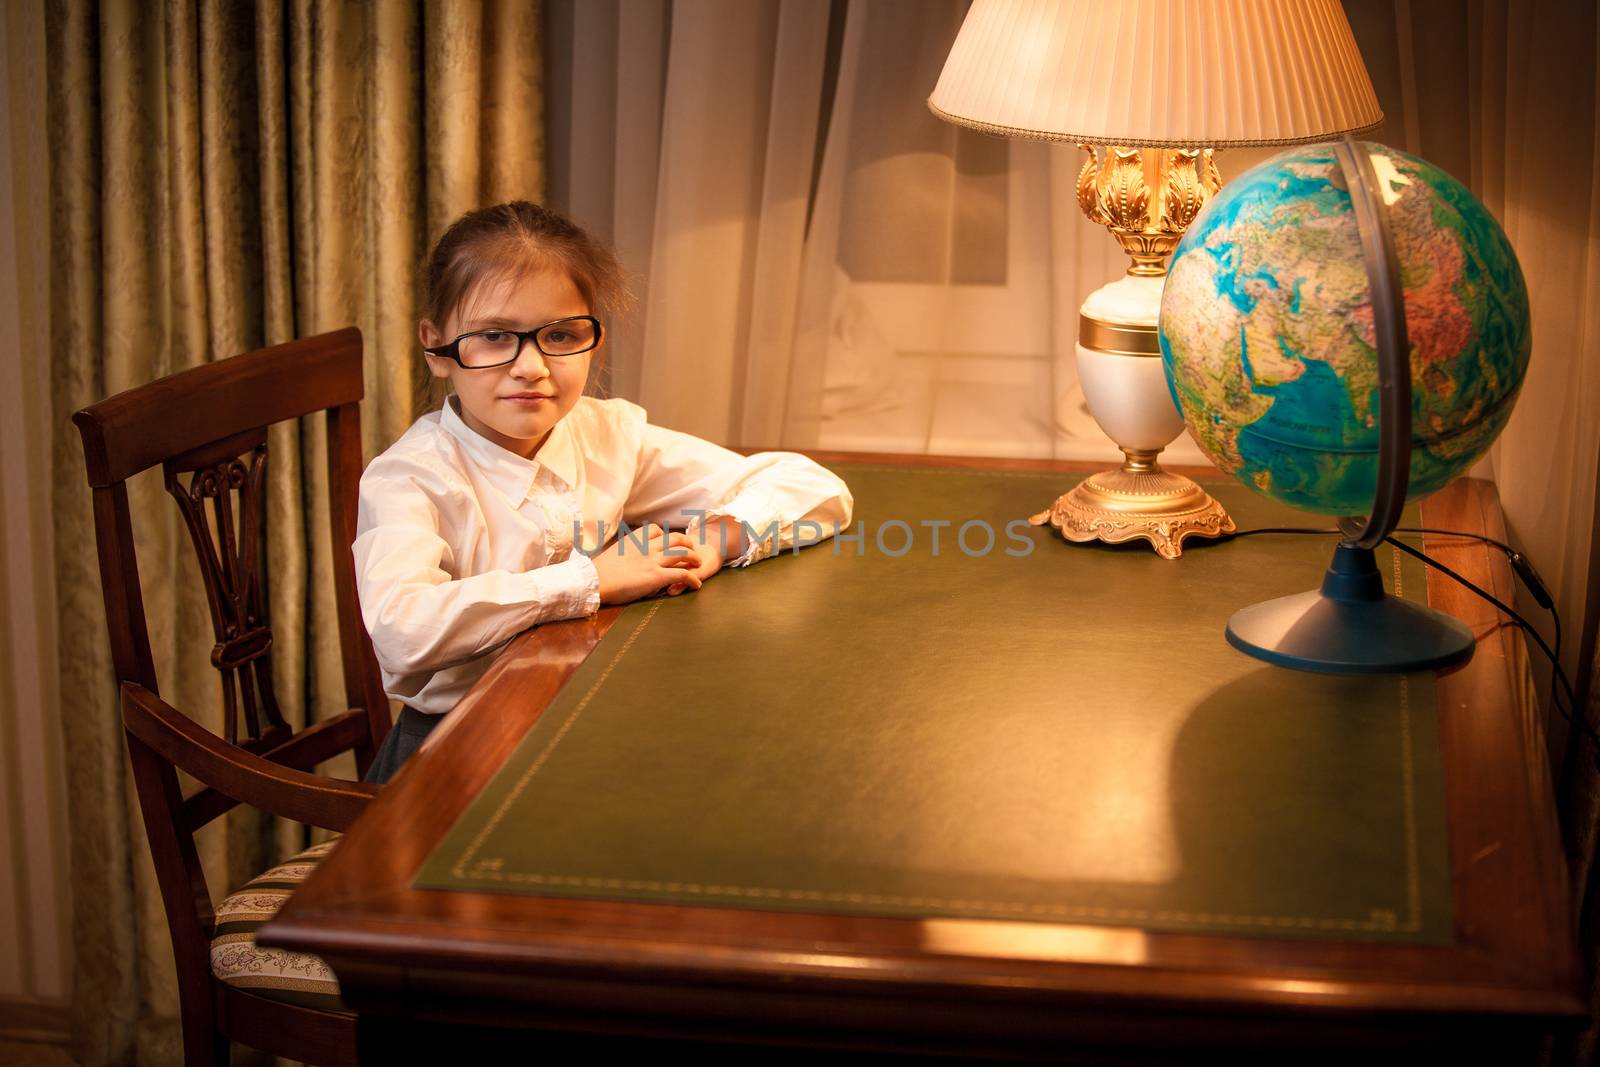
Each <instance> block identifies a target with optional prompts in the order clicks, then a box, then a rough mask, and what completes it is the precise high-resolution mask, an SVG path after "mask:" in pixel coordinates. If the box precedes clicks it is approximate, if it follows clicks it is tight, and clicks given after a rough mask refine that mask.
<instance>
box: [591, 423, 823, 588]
mask: <svg viewBox="0 0 1600 1067" xmlns="http://www.w3.org/2000/svg"><path fill="white" fill-rule="evenodd" d="M641 414H642V412H641ZM854 503H855V502H854V498H852V497H851V495H850V489H849V487H847V486H846V485H845V484H844V482H843V481H841V480H840V479H839V477H838V476H837V475H835V474H834V473H833V472H831V471H829V470H827V469H826V468H824V467H822V466H821V465H819V464H818V463H816V462H814V461H813V460H810V459H807V458H806V457H804V456H802V455H799V454H797V453H794V452H758V453H756V454H755V455H752V456H741V455H739V454H738V453H737V452H733V451H730V450H729V449H726V448H723V447H721V446H720V445H714V444H712V443H711V442H709V441H705V440H702V439H701V438H698V437H694V436H692V435H690V434H686V433H679V432H677V431H676V430H668V429H665V428H663V427H660V426H651V425H649V424H646V425H645V426H644V427H643V433H642V436H641V439H640V445H639V465H638V470H637V473H636V474H635V476H634V482H633V487H632V490H631V492H630V493H629V495H628V500H627V503H626V505H625V507H624V510H623V517H624V518H625V519H626V520H627V521H628V522H629V523H637V522H641V521H649V522H657V523H660V524H662V525H664V526H671V527H683V526H684V525H686V524H687V523H688V522H689V521H690V520H691V519H699V520H700V522H701V523H702V524H704V525H705V526H706V527H707V528H708V530H710V531H711V532H709V533H708V536H707V543H709V544H710V545H712V546H713V548H715V547H716V546H717V545H718V543H719V541H718V537H717V534H716V532H715V530H716V525H715V524H716V522H717V520H719V519H720V520H725V521H728V522H729V524H730V528H733V529H737V531H738V532H740V533H745V534H747V535H748V536H747V537H730V538H728V539H727V540H728V544H727V549H728V551H727V552H726V556H727V558H728V560H729V561H730V562H731V563H732V564H733V565H734V566H744V565H747V564H750V563H754V562H755V561H756V560H758V559H762V558H764V557H766V556H769V555H772V554H773V553H774V552H777V551H781V550H783V549H785V548H789V547H790V546H792V545H794V544H795V542H796V539H797V536H800V537H804V538H805V539H806V540H807V541H816V540H821V539H823V538H825V537H830V536H832V535H833V534H834V533H835V532H836V531H838V530H840V529H843V528H844V527H846V526H848V525H849V524H850V515H851V510H852V508H853V507H854ZM799 523H808V524H814V525H808V526H806V527H802V528H800V529H798V530H797V524H799Z"/></svg>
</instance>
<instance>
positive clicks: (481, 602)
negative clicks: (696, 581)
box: [354, 471, 600, 675]
mask: <svg viewBox="0 0 1600 1067" xmlns="http://www.w3.org/2000/svg"><path fill="white" fill-rule="evenodd" d="M370 474H371V472H370V471H369V475H370ZM359 514H360V517H359V520H358V523H357V536H356V540H355V545H354V552H355V564H356V586H357V591H358V593H359V594H360V600H361V617H362V619H363V621H365V622H366V624H367V632H368V633H369V634H370V635H371V636H372V645H373V650H374V651H375V652H376V654H377V657H378V662H379V664H381V665H382V667H383V669H384V670H385V671H387V672H388V673H390V674H394V675H410V674H421V673H425V672H433V671H438V670H442V669H444V668H446V667H450V666H453V665H455V664H458V663H462V662H465V661H467V660H471V659H474V658H476V657H477V656H480V655H482V654H483V653H485V652H487V651H489V650H491V649H493V648H494V647H495V646H497V645H499V644H501V643H502V642H504V641H506V640H507V639H509V638H511V637H513V636H515V635H516V634H518V633H520V632H521V631H523V630H525V629H527V628H528V627H530V626H533V625H536V624H538V623H542V622H551V621H554V620H556V619H569V618H574V617H577V616H582V615H592V614H593V613H594V612H595V611H596V610H597V609H598V608H599V604H600V596H599V581H598V577H597V575H596V572H595V567H594V563H593V562H592V561H591V560H590V559H589V558H588V557H587V556H585V555H583V554H582V553H580V552H574V553H573V554H572V556H571V557H570V558H569V559H567V560H565V561H564V562H561V563H552V564H548V565H546V566H542V567H535V568H533V569H532V570H527V571H520V572H518V571H510V570H495V571H486V572H484V573H482V574H475V575H471V576H470V577H465V578H455V577H453V576H452V574H451V571H452V570H453V569H454V568H455V567H456V566H457V561H456V560H454V559H452V558H451V548H450V544H449V542H448V541H446V540H445V538H444V537H443V536H441V533H440V514H439V510H438V506H437V505H436V504H435V502H434V501H433V500H432V499H431V498H430V496H429V494H428V493H426V492H424V491H423V490H422V489H421V488H420V487H419V486H417V485H416V484H414V483H410V482H408V481H407V480H404V479H393V478H384V477H363V478H362V480H361V503H360V513H359Z"/></svg>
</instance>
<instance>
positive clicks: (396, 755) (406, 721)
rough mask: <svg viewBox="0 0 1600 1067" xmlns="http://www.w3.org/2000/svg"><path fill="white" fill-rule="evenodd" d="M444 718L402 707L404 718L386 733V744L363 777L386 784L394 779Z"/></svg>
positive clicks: (402, 716)
mask: <svg viewBox="0 0 1600 1067" xmlns="http://www.w3.org/2000/svg"><path fill="white" fill-rule="evenodd" d="M443 721H444V716H443V715H429V714H427V713H425V712H421V711H418V710H416V709H415V708H410V707H405V708H401V709H400V717H399V718H398V719H396V720H395V721H394V725H393V726H391V727H390V728H389V732H388V733H387V734H385V735H384V737H383V743H382V744H380V745H379V746H378V754H377V755H376V756H374V757H373V758H372V766H370V767H368V768H367V773H366V775H365V776H364V777H363V778H362V780H363V781H366V782H372V783H373V784H375V785H382V784H383V783H385V782H387V781H388V780H389V779H391V778H393V777H394V776H395V774H396V773H398V772H399V770H400V767H401V765H402V764H404V763H405V761H406V760H408V759H410V758H411V753H413V752H415V751H416V750H417V749H419V748H421V747H422V742H424V741H426V740H427V739H428V735H429V734H431V733H433V728H434V727H435V726H438V725H439V723H441V722H443Z"/></svg>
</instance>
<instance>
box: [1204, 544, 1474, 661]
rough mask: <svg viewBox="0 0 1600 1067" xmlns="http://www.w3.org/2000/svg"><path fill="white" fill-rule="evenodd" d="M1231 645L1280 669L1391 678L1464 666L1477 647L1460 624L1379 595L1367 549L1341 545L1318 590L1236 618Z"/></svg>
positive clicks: (1230, 633) (1240, 613)
mask: <svg viewBox="0 0 1600 1067" xmlns="http://www.w3.org/2000/svg"><path fill="white" fill-rule="evenodd" d="M1228 643H1229V644H1231V645H1233V647H1234V648H1237V649H1238V650H1239V651H1241V652H1244V653H1246V654H1248V655H1251V656H1254V657H1256V658H1257V659H1262V660H1266V661H1267V662H1268V663H1272V664H1276V665H1277V666H1280V667H1293V668H1295V669H1296V670H1302V671H1323V672H1326V673H1329V674H1392V673H1398V672H1402V671H1420V670H1437V669H1440V668H1443V667H1453V666H1455V665H1456V664H1458V663H1465V662H1466V661H1467V660H1469V659H1471V658H1472V652H1473V649H1474V648H1475V647H1476V646H1475V643H1474V641H1473V638H1472V631H1471V630H1469V629H1468V628H1467V627H1466V626H1465V625H1464V624H1463V623H1462V622H1461V621H1460V620H1458V619H1455V618H1453V617H1451V616H1449V615H1446V614H1445V613H1444V612H1442V611H1435V610H1433V609H1432V608H1427V607H1423V606H1422V605H1420V604H1413V603H1411V602H1410V601H1406V600H1397V599H1395V598H1394V597H1391V596H1388V595H1386V594H1385V593H1384V591H1383V577H1382V575H1381V574H1379V572H1378V566H1377V563H1376V561H1375V560H1374V559H1373V554H1372V550H1371V549H1362V548H1351V547H1349V546H1347V545H1340V546H1339V548H1338V549H1337V550H1336V551H1335V552H1334V556H1333V563H1332V564H1331V565H1329V567H1328V571H1327V574H1326V575H1324V576H1323V579H1322V588H1321V590H1314V591H1312V592H1308V593H1296V594H1294V595H1293V596H1286V597H1279V598H1278V599H1276V600H1266V601H1263V602H1261V603H1260V604H1252V605H1251V606H1250V607H1248V608H1241V609H1240V610H1239V611H1236V612H1234V614H1233V618H1231V619H1229V620H1228Z"/></svg>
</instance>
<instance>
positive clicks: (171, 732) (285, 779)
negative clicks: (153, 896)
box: [73, 328, 390, 971]
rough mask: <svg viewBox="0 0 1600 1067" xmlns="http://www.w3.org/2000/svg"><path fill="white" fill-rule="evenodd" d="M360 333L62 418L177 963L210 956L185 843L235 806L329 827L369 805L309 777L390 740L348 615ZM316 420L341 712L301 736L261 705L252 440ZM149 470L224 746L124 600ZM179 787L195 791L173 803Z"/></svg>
mask: <svg viewBox="0 0 1600 1067" xmlns="http://www.w3.org/2000/svg"><path fill="white" fill-rule="evenodd" d="M362 392H363V385H362V369H361V333H360V331H359V330H356V329H354V328H351V329H344V330H339V331H336V332H333V333H327V334H321V335H319V336H316V337H308V338H305V339H303V340H299V341H292V342H290V343H288V344H282V345H276V346H274V347H271V348H264V349H259V350H257V351H254V352H248V353H245V354H244V355H240V356H235V357H233V358H231V359H225V360H221V361H219V362H216V363H211V364H207V365H205V366H201V367H196V368H193V369H191V370H186V371H182V372H180V373H178V374H173V375H170V376H169V377H166V378H162V379H160V380H159V381H154V382H151V383H149V384H148V385H143V386H140V387H138V388H136V389H130V390H128V391H127V392H124V393H119V394H118V395H116V396H113V397H109V398H107V399H106V400H102V401H101V402H100V403H98V404H94V405H92V406H90V407H87V408H85V409H83V410H82V411H79V412H78V413H77V414H75V415H74V416H73V422H74V423H76V424H77V427H78V430H79V433H80V434H81V436H82V439H83V452H84V460H85V464H86V467H87V472H88V479H89V485H90V488H91V489H92V491H93V495H94V525H95V543H96V549H97V551H98V554H99V559H100V579H101V587H102V592H103V594H104V597H105V607H106V624H107V628H108V630H109V632H110V637H111V650H112V660H113V663H114V666H115V670H116V673H117V679H118V681H119V683H120V687H121V700H122V717H123V725H124V728H125V730H126V732H127V740H128V746H129V754H130V758H131V762H132V766H133V771H134V776H135V782H136V785H137V788H138V792H139V803H140V808H141V812H142V814H143V816H144V822H145V826H146V830H147V832H148V834H149V837H150V844H151V851H152V853H153V855H154V858H155V861H156V873H157V876H158V879H159V881H160V882H161V889H162V896H163V900H164V903H165V904H166V910H167V914H168V918H169V920H170V921H171V922H172V925H173V937H174V942H175V945H176V947H177V948H178V952H179V956H180V971H181V970H183V961H182V959H181V957H183V956H184V954H185V952H186V951H189V952H192V951H194V950H195V948H196V945H198V944H201V943H203V942H204V941H206V940H208V939H209V933H210V927H211V919H212V916H211V908H210V902H209V899H208V894H207V892H206V890H205V878H204V874H203V872H202V871H201V869H200V864H199V860H198V856H197V854H196V850H195V848H194V844H193V834H194V831H195V830H197V829H198V828H199V827H201V826H203V825H205V824H206V823H208V822H210V821H211V820H212V819H215V818H217V817H218V816H219V815H221V814H223V813H224V812H226V811H227V810H229V809H230V808H232V807H234V806H235V805H236V804H239V803H246V804H250V805H252V806H255V807H258V808H262V809H265V810H267V811H270V812H272V813H274V814H277V815H283V816H286V817H288V818H291V819H296V820H298V821H303V822H310V823H314V824H316V825H321V826H331V827H334V828H343V826H344V825H347V824H348V822H349V821H350V819H352V818H353V817H354V812H356V811H358V810H359V807H360V806H361V804H363V803H364V802H365V800H366V799H367V798H368V797H370V796H371V795H372V792H373V790H372V788H371V787H367V786H362V785H361V784H360V783H348V782H340V781H337V780H334V779H327V778H321V777H318V776H316V775H314V774H311V773H308V772H309V771H310V769H311V768H313V767H315V766H316V765H317V764H319V763H322V762H323V761H325V760H328V759H331V758H332V757H334V756H336V755H339V754H340V753H342V752H345V751H350V750H354V752H355V754H356V762H357V766H358V769H359V770H360V771H361V772H363V773H364V772H365V770H366V768H367V766H368V764H369V763H370V762H371V759H372V756H373V754H374V752H375V750H376V747H377V745H378V743H379V742H380V741H381V740H382V738H383V736H384V734H385V733H386V732H387V731H388V729H389V724H390V715H389V704H388V699H387V697H386V696H385V695H384V692H383V685H382V676H381V675H380V674H379V672H378V665H377V661H376V659H375V658H374V656H373V652H372V645H371V642H370V640H369V639H368V637H367V633H366V629H365V627H364V626H363V625H362V621H361V613H360V610H359V607H358V605H357V601H356V585H355V567H354V562H353V560H352V557H351V552H350V546H351V543H352V542H353V540H354V539H355V530H356V503H357V490H358V484H359V481H360V476H361V423H360V413H359V408H358V405H359V402H360V400H361V396H362ZM319 411H322V412H325V413H326V419H327V453H328V489H329V501H328V513H329V517H330V519H331V524H330V529H329V533H330V535H331V537H332V542H333V577H334V589H335V599H336V602H337V605H338V622H339V633H340V652H341V657H342V660H343V666H344V682H345V695H346V698H347V699H346V703H347V705H348V709H349V710H347V711H345V712H344V713H342V714H340V715H337V716H333V717H331V718H329V719H325V720H323V721H322V722H320V723H317V724H316V725H315V726H312V727H310V728H308V729H305V730H301V731H299V732H298V733H297V732H295V731H294V730H293V729H292V728H291V727H289V726H288V725H287V723H286V722H285V721H284V718H283V716H282V715H281V714H280V711H279V707H278V701H277V698H276V694H274V692H273V688H272V664H271V654H272V628H271V620H270V619H269V617H268V604H267V598H266V595H265V586H264V578H265V561H266V536H267V534H266V523H265V510H266V509H265V507H264V500H263V496H264V494H265V491H266V472H267V462H268V452H267V428H268V427H269V426H271V425H272V424H273V423H277V422H283V421H286V420H290V419H297V418H300V417H302V416H306V415H312V414H315V413H316V412H319ZM157 464H159V465H161V467H162V469H163V474H164V477H165V482H166V488H167V490H168V492H169V493H171V495H172V496H173V498H174V499H175V500H176V502H177V507H178V508H179V510H180V511H181V513H182V515H183V518H184V523H185V525H186V526H187V528H188V530H189V534H190V539H191V541H192V543H193V546H194V549H195V552H196V554H197V556H198V558H199V563H200V573H201V576H202V579H203V581H204V583H205V589H206V596H207V599H208V601H209V604H210V611H211V622H212V627H213V630H214V636H215V644H214V645H213V646H212V648H211V650H210V654H211V663H212V665H213V666H215V667H216V669H217V670H218V671H219V672H221V676H222V692H223V714H224V723H225V727H224V736H223V737H220V738H219V737H217V736H216V735H214V734H212V733H210V732H209V731H208V730H205V729H203V728H202V727H200V726H199V725H197V724H196V723H195V722H194V721H193V720H192V719H191V718H190V717H188V716H185V715H183V714H182V713H181V712H179V711H178V710H177V709H174V708H172V707H171V706H170V705H168V704H167V703H166V702H165V701H163V700H162V699H161V698H160V695H159V694H160V689H159V686H158V684H157V679H156V676H155V666H154V658H153V656H152V655H151V648H150V636H149V630H148V628H147V626H146V624H145V610H144V600H143V597H142V596H141V594H140V589H139V563H138V558H137V554H136V552H135V549H134V538H133V527H132V520H131V517H130V515H129V510H128V494H127V487H126V483H127V479H128V478H130V477H132V476H133V475H135V474H138V473H140V472H141V471H144V470H147V469H149V468H151V467H154V466H156V465H157ZM176 770H183V771H184V772H186V773H188V774H190V775H192V776H193V777H195V778H196V779H198V780H199V781H200V782H201V783H203V787H202V788H201V789H200V790H199V791H198V792H196V793H193V794H192V795H190V796H187V797H185V796H182V795H181V794H180V792H179V785H178V782H179V779H178V777H177V775H176V773H175V771H176Z"/></svg>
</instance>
